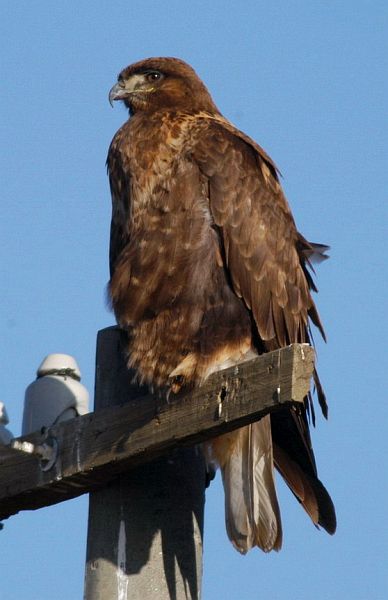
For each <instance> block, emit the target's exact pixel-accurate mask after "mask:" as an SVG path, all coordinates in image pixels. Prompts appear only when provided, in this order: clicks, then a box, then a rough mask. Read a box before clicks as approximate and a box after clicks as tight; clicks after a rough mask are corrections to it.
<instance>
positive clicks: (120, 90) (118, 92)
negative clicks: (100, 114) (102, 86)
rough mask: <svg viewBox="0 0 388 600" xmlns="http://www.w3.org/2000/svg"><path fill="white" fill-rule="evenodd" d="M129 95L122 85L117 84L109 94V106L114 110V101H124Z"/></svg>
mask: <svg viewBox="0 0 388 600" xmlns="http://www.w3.org/2000/svg"><path fill="white" fill-rule="evenodd" d="M127 95H128V90H126V89H125V87H124V86H123V85H122V84H120V83H116V84H115V85H114V86H113V87H112V89H111V90H110V92H109V104H110V105H111V106H112V108H113V102H114V100H123V98H125V97H126V96H127Z"/></svg>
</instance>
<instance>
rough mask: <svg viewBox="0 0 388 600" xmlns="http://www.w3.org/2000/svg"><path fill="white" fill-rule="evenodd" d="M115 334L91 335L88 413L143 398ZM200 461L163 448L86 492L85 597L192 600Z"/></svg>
mask: <svg viewBox="0 0 388 600" xmlns="http://www.w3.org/2000/svg"><path fill="white" fill-rule="evenodd" d="M122 336H123V334H122V332H120V331H119V330H118V329H117V328H109V329H105V330H102V331H100V332H99V335H98V339H97V357H96V388H95V410H99V409H102V408H106V407H108V406H113V405H117V404H121V403H124V402H126V401H128V400H129V399H130V398H133V397H136V396H139V395H142V393H143V394H144V391H143V392H142V390H141V389H139V388H138V387H137V386H135V385H133V384H132V383H131V379H132V378H133V373H132V374H131V373H130V372H129V371H128V369H127V367H126V365H125V360H124V356H123V352H122ZM205 483H206V471H205V464H204V460H203V457H202V453H201V451H200V449H199V448H198V446H195V447H192V448H181V449H175V450H170V451H169V452H168V453H167V455H164V456H162V457H161V458H158V459H156V460H154V461H152V462H150V463H146V464H143V465H141V466H139V467H135V468H134V469H132V470H131V471H129V472H128V473H126V474H124V475H121V476H120V477H119V479H118V480H117V479H116V480H115V481H114V482H113V483H111V484H109V485H107V486H106V487H105V488H103V489H102V490H99V491H96V492H92V493H91V494H90V504H89V524H88V542H87V557H86V577H85V600H148V599H149V598H157V599H158V600H165V599H166V600H170V599H175V600H181V599H186V598H189V599H193V600H196V599H197V598H199V597H200V589H201V577H202V537H203V512H204V498H205V496H204V493H205Z"/></svg>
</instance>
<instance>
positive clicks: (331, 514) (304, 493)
mask: <svg viewBox="0 0 388 600" xmlns="http://www.w3.org/2000/svg"><path fill="white" fill-rule="evenodd" d="M273 452H274V460H275V465H276V468H277V469H278V471H279V473H280V474H281V476H282V477H283V479H284V480H285V482H286V483H287V485H288V487H289V488H290V489H291V491H292V492H293V493H294V495H295V496H296V498H297V499H298V500H299V502H300V503H301V504H302V506H303V508H304V509H305V511H306V512H307V514H308V515H309V516H310V518H311V520H312V521H313V523H314V524H315V525H320V526H321V527H323V528H324V529H325V530H326V531H327V532H328V533H330V534H333V533H334V532H335V530H336V525H337V523H336V516H335V509H334V505H333V502H332V500H331V498H330V496H329V494H328V492H327V490H326V488H325V487H324V485H323V484H322V483H321V481H320V480H319V479H318V478H317V477H315V476H312V475H310V474H308V473H306V472H305V471H303V470H302V469H301V467H300V466H299V465H298V464H297V463H296V462H295V461H294V460H292V458H290V456H289V455H288V454H287V453H286V452H285V451H284V450H283V449H282V448H280V447H279V446H278V445H277V444H274V448H273Z"/></svg>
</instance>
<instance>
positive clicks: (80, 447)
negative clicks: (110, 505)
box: [0, 344, 314, 519]
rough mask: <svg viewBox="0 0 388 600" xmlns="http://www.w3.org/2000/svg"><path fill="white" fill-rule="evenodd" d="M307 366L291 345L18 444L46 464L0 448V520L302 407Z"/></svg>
mask: <svg viewBox="0 0 388 600" xmlns="http://www.w3.org/2000/svg"><path fill="white" fill-rule="evenodd" d="M313 367H314V351H313V349H312V348H311V347H310V346H308V345H306V344H293V345H291V346H289V347H287V348H283V349H281V350H276V351H275V352H270V353H268V354H264V355H262V356H260V357H258V358H256V359H254V360H252V361H249V362H246V363H242V364H240V365H239V366H238V367H232V368H229V369H226V370H224V371H220V372H218V373H214V374H213V375H212V376H211V377H209V379H208V380H207V381H206V382H205V383H204V384H203V385H202V386H201V387H198V388H195V389H192V390H187V391H184V392H181V393H179V394H178V395H173V394H171V395H170V398H169V400H168V401H166V399H161V398H158V397H157V396H151V395H146V396H145V395H142V396H139V397H137V398H135V399H132V400H130V401H128V402H126V403H125V404H122V405H120V406H114V407H110V408H106V409H103V410H98V411H97V412H94V413H90V414H87V415H84V416H82V417H78V418H76V419H72V420H71V421H67V422H65V423H61V424H59V425H56V426H54V427H51V428H50V429H49V430H47V431H46V432H44V433H34V434H31V435H28V436H25V437H23V438H18V442H20V443H21V442H23V441H28V442H31V443H32V444H33V447H34V449H36V447H41V448H43V449H46V450H47V446H51V447H52V451H51V455H52V459H51V461H47V457H46V460H41V459H40V458H39V456H36V455H33V454H28V453H26V452H21V451H19V450H14V449H12V448H10V447H6V446H0V519H6V518H8V517H9V516H11V515H13V514H15V513H17V512H19V511H20V510H26V509H29V510H31V509H37V508H40V507H42V506H48V505H50V504H55V503H57V502H62V501H64V500H68V499H70V498H74V497H76V496H79V495H81V494H84V493H86V492H90V491H91V490H95V489H97V488H99V487H101V486H104V485H106V484H107V483H108V482H109V481H111V480H112V479H113V478H114V477H115V476H117V475H118V474H120V473H123V472H125V471H127V470H128V469H130V468H131V467H133V466H135V465H136V466H137V465H139V464H140V463H142V462H146V461H150V460H152V459H153V458H155V457H157V456H159V455H161V454H162V453H163V452H165V451H166V450H168V449H171V448H174V447H176V446H180V445H193V444H197V443H198V442H202V441H204V440H207V439H209V438H211V437H214V436H216V435H220V434H222V433H226V432H227V431H230V430H232V429H236V428H238V427H240V426H242V425H246V424H247V423H250V422H252V421H256V420H258V419H260V418H261V417H262V416H264V415H265V414H267V413H268V412H271V411H274V410H277V409H279V407H281V406H284V405H286V404H290V403H291V402H301V401H303V398H304V397H305V396H306V394H307V392H308V390H309V388H310V380H311V376H312V372H313ZM143 393H144V392H143ZM30 449H31V447H30ZM48 450H49V452H48V455H50V448H48ZM51 463H53V464H51Z"/></svg>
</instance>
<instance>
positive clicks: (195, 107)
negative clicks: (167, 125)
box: [109, 58, 218, 114]
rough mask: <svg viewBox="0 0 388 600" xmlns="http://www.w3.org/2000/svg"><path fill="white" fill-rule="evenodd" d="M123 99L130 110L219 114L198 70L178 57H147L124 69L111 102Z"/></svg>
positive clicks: (110, 93) (132, 111) (112, 91)
mask: <svg viewBox="0 0 388 600" xmlns="http://www.w3.org/2000/svg"><path fill="white" fill-rule="evenodd" d="M114 100H122V101H123V102H124V104H125V105H126V106H127V108H128V109H129V111H130V113H131V114H133V113H136V112H139V111H143V112H156V111H158V110H188V111H200V110H203V111H207V112H210V113H218V109H217V107H216V106H215V104H214V102H213V100H212V98H211V96H210V94H209V92H208V90H207V89H206V87H205V85H204V84H203V83H202V81H201V80H200V78H199V77H198V75H197V74H196V72H195V71H194V69H192V68H191V67H190V66H189V65H188V64H186V63H185V62H184V61H183V60H180V59H178V58H147V59H146V60H142V61H140V62H137V63H135V64H133V65H130V66H129V67H126V68H125V69H123V70H122V71H121V73H120V74H119V76H118V78H117V83H116V84H115V85H114V86H113V87H112V89H111V90H110V92H109V102H110V103H111V104H112V103H113V101H114Z"/></svg>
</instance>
